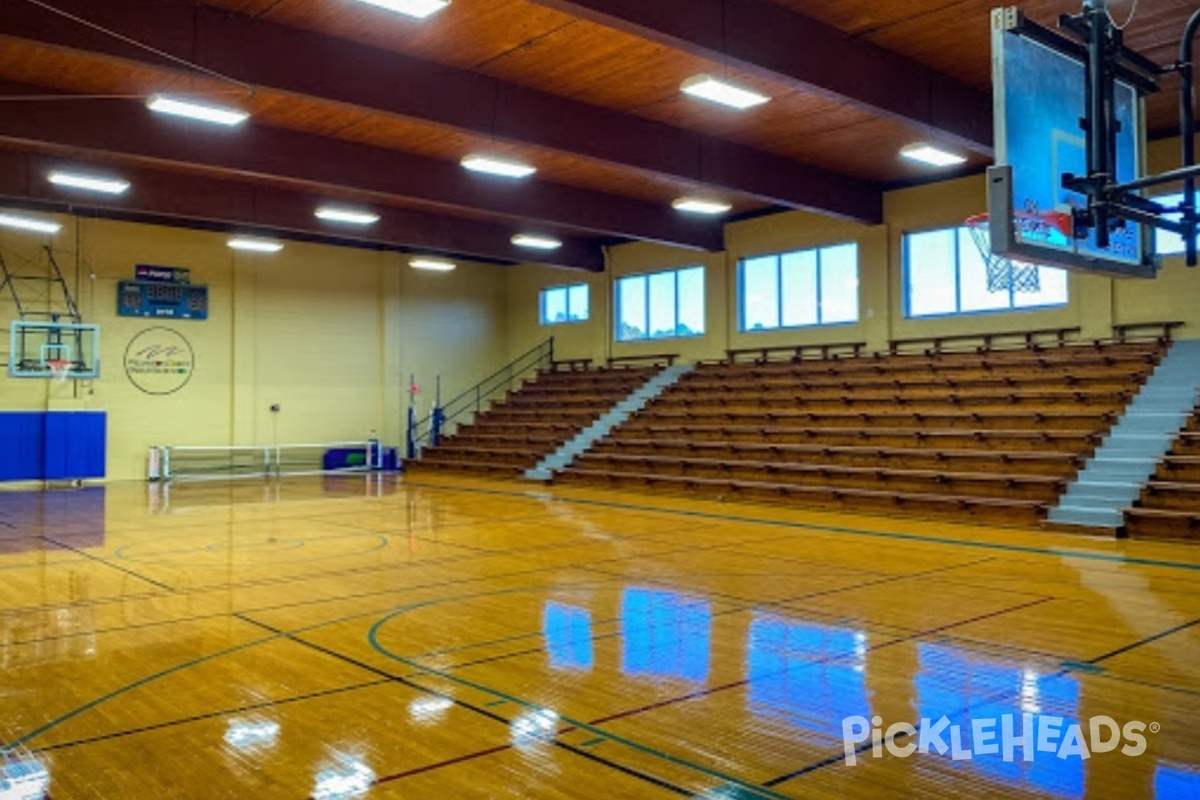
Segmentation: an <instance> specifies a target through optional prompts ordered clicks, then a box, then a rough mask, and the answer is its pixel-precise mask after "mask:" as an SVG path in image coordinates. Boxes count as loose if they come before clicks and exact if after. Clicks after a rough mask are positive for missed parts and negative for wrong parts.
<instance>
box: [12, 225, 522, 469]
mask: <svg viewBox="0 0 1200 800" xmlns="http://www.w3.org/2000/svg"><path fill="white" fill-rule="evenodd" d="M59 219H60V221H61V222H63V223H64V228H63V230H62V232H60V233H59V234H58V235H56V236H54V237H53V239H52V241H53V246H54V249H55V252H56V254H57V257H58V259H59V261H60V264H61V265H62V267H63V268H64V270H65V271H66V272H67V273H68V281H69V282H70V283H71V284H72V285H74V284H75V282H76V280H77V279H78V282H79V284H80V291H79V293H78V296H79V302H80V306H81V310H82V312H83V315H84V319H85V321H87V322H95V323H98V324H99V325H100V329H101V348H102V354H101V355H102V362H101V363H102V373H101V377H100V378H99V379H98V380H96V381H93V382H82V381H81V382H78V383H75V382H70V381H69V382H66V383H62V384H58V383H50V382H47V381H44V380H21V379H11V378H8V377H7V376H0V410H17V409H27V410H41V409H45V408H90V409H98V410H105V411H107V412H108V447H109V457H108V474H109V477H110V478H116V479H125V478H142V477H144V476H145V461H146V452H147V449H148V448H149V447H150V446H151V445H156V444H197V445H222V444H273V443H276V442H278V443H284V444H286V443H308V442H330V441H344V440H353V441H361V440H363V439H365V438H366V437H368V436H370V435H372V434H377V435H379V436H381V437H382V438H383V439H384V441H385V442H387V443H388V444H391V445H396V444H399V442H400V441H401V439H402V437H403V433H402V419H403V415H404V413H405V406H406V403H407V387H408V381H409V376H410V375H413V376H414V377H415V379H416V381H417V383H418V384H419V385H420V386H421V388H422V390H423V392H424V394H423V395H422V396H421V397H420V405H419V409H420V410H421V411H422V412H423V413H427V412H428V409H429V405H430V403H431V402H432V393H433V387H434V383H435V376H436V375H438V374H440V375H441V376H442V385H443V388H444V390H445V391H447V392H454V391H458V390H461V389H463V388H466V387H467V386H469V385H470V384H472V383H474V381H475V380H477V379H478V377H479V376H480V375H481V374H482V373H483V372H484V371H486V370H490V369H494V367H495V365H498V364H501V363H503V362H504V360H505V357H506V355H507V352H508V341H507V327H506V320H507V315H508V301H507V296H506V293H507V288H508V284H507V275H506V274H505V271H504V270H503V269H501V268H497V267H495V266H491V265H481V264H471V263H466V262H460V264H459V268H458V270H457V271H455V272H453V273H424V272H417V271H415V270H411V269H409V268H408V267H407V265H406V263H405V260H404V258H403V257H402V256H401V255H399V254H396V253H383V252H375V251H370V250H358V249H349V248H340V247H330V246H325V245H317V244H308V243H301V242H287V243H286V246H285V248H284V250H283V251H282V252H281V253H279V254H275V255H261V254H246V253H237V252H235V251H232V250H230V249H229V248H228V247H226V244H225V242H226V239H227V238H228V237H227V236H226V235H223V234H218V233H212V232H205V231H193V230H186V229H178V228H170V227H162V226H151V225H140V224H132V223H122V222H112V221H105V220H94V219H83V220H77V219H75V218H71V217H65V216H64V217H60V218H59ZM41 242H42V237H40V236H38V235H30V234H21V233H18V232H4V233H2V234H0V248H4V249H3V251H2V252H4V254H5V255H6V257H8V256H10V255H15V254H18V253H19V254H24V255H26V257H30V256H32V255H33V254H35V253H36V248H37V246H38V245H40V244H41ZM76 242H78V246H76ZM76 250H78V257H77V256H76V252H75V251H76ZM138 263H149V264H162V265H170V266H179V267H186V268H188V269H190V270H191V271H192V274H191V278H192V282H193V283H203V284H207V285H208V287H209V306H210V308H209V318H208V320H206V321H190V320H167V321H156V320H152V319H144V318H131V317H118V316H117V315H116V289H117V282H118V281H119V280H122V279H130V278H132V277H133V271H134V265H135V264H138ZM14 316H15V314H14V310H13V308H12V304H11V301H8V300H7V299H4V298H0V323H2V324H3V326H4V330H5V332H6V333H7V329H8V325H9V323H10V322H11V320H12V319H13V318H14ZM155 325H165V326H167V327H169V328H172V329H174V330H176V331H178V332H179V333H181V334H182V335H183V336H184V337H185V338H187V339H188V340H189V342H190V343H191V345H192V348H193V350H194V352H195V369H194V372H193V375H192V377H191V379H190V381H189V382H188V383H187V384H186V385H185V386H184V387H183V388H182V389H180V390H179V391H178V392H176V393H174V394H171V395H165V396H155V395H147V394H145V393H143V392H141V391H139V390H138V389H137V388H136V387H135V386H134V385H133V384H132V383H131V382H130V381H129V380H128V378H127V376H126V375H125V373H124V369H123V355H124V350H125V348H126V346H127V345H128V343H129V341H130V340H131V339H132V338H133V337H134V336H135V335H136V334H137V333H138V332H140V331H142V330H145V329H146V328H149V327H152V326H155ZM5 349H7V348H5ZM273 403H278V404H279V405H280V409H281V410H280V411H279V412H278V413H272V412H271V411H270V410H269V408H270V406H271V405H272V404H273Z"/></svg>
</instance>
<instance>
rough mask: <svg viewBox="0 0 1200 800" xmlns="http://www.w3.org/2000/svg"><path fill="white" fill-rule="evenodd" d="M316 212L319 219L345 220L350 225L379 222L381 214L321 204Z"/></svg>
mask: <svg viewBox="0 0 1200 800" xmlns="http://www.w3.org/2000/svg"><path fill="white" fill-rule="evenodd" d="M314 214H315V215H316V217H317V219H323V220H325V221H327V222H345V223H346V224H348V225H373V224H375V223H376V222H379V215H378V214H375V213H372V212H370V211H355V210H354V209H352V208H337V207H335V206H321V207H320V208H318V209H317V210H316V211H315V212H314Z"/></svg>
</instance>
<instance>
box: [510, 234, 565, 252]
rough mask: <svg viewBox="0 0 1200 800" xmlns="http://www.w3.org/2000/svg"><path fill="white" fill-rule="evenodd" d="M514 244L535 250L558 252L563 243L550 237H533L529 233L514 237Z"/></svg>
mask: <svg viewBox="0 0 1200 800" xmlns="http://www.w3.org/2000/svg"><path fill="white" fill-rule="evenodd" d="M512 243H513V244H515V245H516V246H517V247H532V248H533V249H534V250H557V249H558V248H560V247H562V242H560V241H559V240H558V239H552V238H550V237H549V236H533V235H531V234H528V233H518V234H517V235H516V236H514V237H512Z"/></svg>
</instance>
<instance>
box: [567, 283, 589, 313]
mask: <svg viewBox="0 0 1200 800" xmlns="http://www.w3.org/2000/svg"><path fill="white" fill-rule="evenodd" d="M567 317H568V319H570V320H571V321H572V322H582V321H583V320H585V319H587V318H588V286H587V284H586V283H580V284H576V285H575V286H568V287H567Z"/></svg>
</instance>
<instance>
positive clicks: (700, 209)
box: [671, 197, 733, 214]
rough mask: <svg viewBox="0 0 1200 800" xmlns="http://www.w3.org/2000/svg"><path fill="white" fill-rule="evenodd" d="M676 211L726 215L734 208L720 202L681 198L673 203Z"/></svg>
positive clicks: (672, 205)
mask: <svg viewBox="0 0 1200 800" xmlns="http://www.w3.org/2000/svg"><path fill="white" fill-rule="evenodd" d="M671 207H672V208H674V209H675V210H676V211H686V212H688V213H690V214H724V213H725V212H727V211H729V210H730V209H731V208H733V206H731V205H729V203H722V202H720V201H719V200H701V199H700V198H698V197H681V198H679V199H678V200H676V201H675V202H673V203H671Z"/></svg>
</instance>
